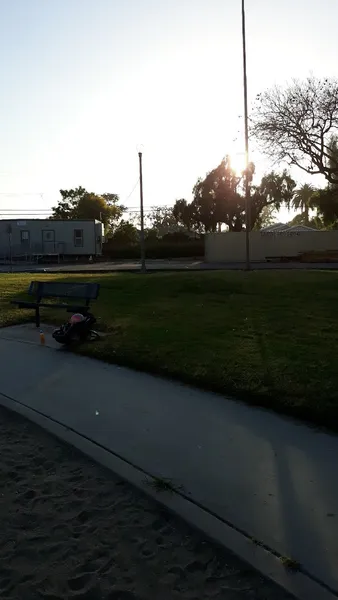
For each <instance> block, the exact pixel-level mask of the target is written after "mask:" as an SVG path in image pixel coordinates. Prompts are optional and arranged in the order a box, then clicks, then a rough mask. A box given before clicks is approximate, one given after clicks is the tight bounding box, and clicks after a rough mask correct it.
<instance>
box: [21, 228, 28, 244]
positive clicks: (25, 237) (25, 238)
mask: <svg viewBox="0 0 338 600" xmlns="http://www.w3.org/2000/svg"><path fill="white" fill-rule="evenodd" d="M20 236H21V244H25V246H29V240H30V236H29V231H27V230H25V229H22V230H21V231H20Z"/></svg>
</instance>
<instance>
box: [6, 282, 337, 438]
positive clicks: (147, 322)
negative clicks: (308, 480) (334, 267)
mask: <svg viewBox="0 0 338 600" xmlns="http://www.w3.org/2000/svg"><path fill="white" fill-rule="evenodd" d="M32 277H34V278H35V279H39V278H40V279H45V280H46V279H59V280H62V281H67V280H70V281H72V280H74V279H77V280H79V281H86V280H89V279H93V280H95V281H98V282H99V283H100V284H101V292H100V297H99V300H98V301H97V303H96V304H95V305H94V313H95V315H96V316H97V317H98V318H99V327H101V328H102V329H104V330H105V331H106V333H107V336H106V337H105V338H104V339H101V340H100V341H99V342H97V343H92V344H87V345H86V346H84V347H82V348H81V349H80V351H81V352H83V353H85V354H88V355H91V356H95V357H96V358H100V359H103V360H106V361H110V362H117V363H120V364H126V365H130V366H132V367H136V368H139V369H144V370H147V371H150V372H153V373H159V374H164V375H168V376H172V377H175V378H178V379H181V380H182V381H185V382H189V383H194V384H196V385H199V386H202V387H205V388H208V389H212V390H215V391H218V392H221V393H229V394H233V395H234V396H236V397H240V398H243V399H244V400H246V401H247V402H251V403H255V404H260V405H263V406H268V407H271V408H273V409H274V410H278V411H282V412H285V413H288V414H291V415H294V416H298V417H301V418H304V419H307V420H310V421H313V422H315V423H317V424H322V425H328V426H329V427H331V428H333V429H336V430H338V344H337V341H338V334H337V315H336V313H337V309H338V273H336V272H311V271H308V272H299V271H289V272H287V271H282V272H268V271H266V272H252V273H243V272H227V273H221V272H205V273H157V274H152V275H147V276H141V275H132V274H116V275H111V274H102V275H101V274H96V275H84V276H82V275H81V276H79V275H62V274H58V275H48V274H45V275H41V276H36V275H34V276H32V275H30V274H25V275H23V274H13V275H9V274H0V299H1V300H0V325H1V326H5V325H9V324H11V323H17V322H19V321H24V320H29V319H30V318H31V316H32V313H30V312H29V311H19V310H17V309H15V308H14V307H13V306H11V305H10V304H9V301H10V299H12V298H15V297H18V296H19V295H21V294H22V293H23V292H24V290H25V289H26V288H27V287H28V284H29V282H30V280H31V279H32ZM42 315H43V319H44V320H45V321H49V322H54V323H57V324H58V323H62V322H63V321H64V320H66V318H67V316H68V315H67V313H66V312H62V311H56V312H55V313H54V314H52V311H45V312H44V313H43V312H42Z"/></svg>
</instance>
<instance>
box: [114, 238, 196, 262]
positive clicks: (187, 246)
mask: <svg viewBox="0 0 338 600" xmlns="http://www.w3.org/2000/svg"><path fill="white" fill-rule="evenodd" d="M145 249H146V258H151V259H156V258H197V257H198V258H199V257H203V256H204V241H203V240H192V241H190V242H181V243H175V244H173V243H171V244H168V243H164V242H155V243H154V242H148V243H147V242H146V244H145ZM103 256H104V258H107V259H124V258H131V259H134V258H135V259H138V258H140V246H139V245H138V244H137V245H133V246H118V247H117V246H116V247H115V246H113V244H109V242H108V243H107V244H104V246H103Z"/></svg>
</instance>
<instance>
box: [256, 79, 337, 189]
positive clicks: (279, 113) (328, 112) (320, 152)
mask: <svg viewBox="0 0 338 600" xmlns="http://www.w3.org/2000/svg"><path fill="white" fill-rule="evenodd" d="M251 121H252V126H251V135H252V136H254V137H255V138H256V140H257V141H258V143H259V145H260V147H261V148H262V150H263V151H264V152H265V153H266V154H267V155H268V156H269V158H271V159H273V160H274V161H276V162H279V163H281V162H287V163H288V164H289V165H296V166H298V167H299V168H300V169H302V170H303V171H305V172H306V173H309V174H311V175H314V174H321V175H324V177H325V178H326V179H327V181H328V182H329V183H335V181H337V178H338V155H337V152H336V153H335V152H332V147H333V146H332V144H333V143H334V140H335V136H336V135H337V134H338V80H336V79H323V80H321V79H317V78H315V77H309V78H307V79H306V80H305V81H298V80H294V81H293V82H292V83H291V84H290V85H289V86H288V87H286V88H282V87H274V88H272V89H269V90H267V91H265V92H264V93H262V94H259V95H258V96H257V101H256V104H255V108H254V111H253V114H252V119H251Z"/></svg>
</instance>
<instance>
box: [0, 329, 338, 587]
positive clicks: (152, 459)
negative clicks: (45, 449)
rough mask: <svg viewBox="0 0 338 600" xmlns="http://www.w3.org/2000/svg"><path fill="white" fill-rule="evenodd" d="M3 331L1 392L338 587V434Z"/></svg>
mask: <svg viewBox="0 0 338 600" xmlns="http://www.w3.org/2000/svg"><path fill="white" fill-rule="evenodd" d="M27 332H28V329H26V331H25V328H20V327H19V328H11V330H6V329H3V330H1V331H0V361H1V363H0V364H1V377H0V382H1V383H0V392H1V393H2V394H5V395H7V396H10V397H11V398H14V399H16V400H19V401H21V402H24V403H26V404H28V405H29V406H31V407H33V408H35V409H38V410H40V411H42V412H44V413H45V414H47V415H48V416H51V417H53V418H55V419H58V420H59V421H62V422H63V423H65V424H66V425H68V426H69V427H72V428H74V429H76V430H77V431H78V432H80V433H81V434H84V435H86V436H89V437H91V438H92V439H94V440H95V441H97V442H99V443H101V444H103V445H104V446H106V447H108V448H110V449H111V450H113V451H114V452H116V453H118V454H120V455H122V456H123V457H124V458H126V459H127V460H129V461H131V462H132V463H134V464H136V465H138V466H139V467H141V468H142V469H145V470H146V471H147V472H150V473H151V474H153V475H158V476H161V477H168V478H172V479H173V480H174V481H175V482H177V483H178V484H182V485H183V486H184V489H185V491H186V492H187V493H188V494H189V496H191V497H192V498H193V499H194V500H195V501H197V502H198V503H200V504H202V505H203V506H204V507H206V508H207V509H208V510H210V511H213V512H214V513H216V514H217V515H218V516H219V517H221V518H222V519H225V520H227V521H228V522H231V523H232V524H233V525H234V526H235V527H237V528H239V529H241V530H244V531H245V532H246V533H247V534H248V535H249V536H250V537H252V538H255V539H256V540H259V541H261V542H263V543H264V544H266V545H267V546H269V547H270V548H272V549H274V550H276V551H277V552H278V553H280V554H281V555H283V556H289V557H291V558H293V559H295V560H297V561H299V562H300V563H301V564H302V566H303V568H304V569H306V571H308V572H309V573H310V574H311V575H312V576H314V577H315V578H317V579H319V580H321V581H322V582H324V583H325V584H326V585H328V586H330V588H331V589H333V590H334V591H336V592H337V593H338V477H337V460H338V437H335V436H330V435H328V434H325V433H321V432H316V431H314V430H313V429H309V428H308V427H306V426H303V425H301V424H297V423H294V422H293V421H291V420H287V419H283V418H281V417H279V416H277V415H275V414H272V413H271V414H270V413H268V412H266V411H263V410H260V409H257V408H250V407H248V406H246V405H244V404H241V403H236V402H233V401H231V400H230V399H226V398H223V397H220V396H217V395H214V394H208V393H204V392H200V391H197V390H194V389H191V388H189V387H184V386H180V385H178V384H176V383H171V382H167V381H163V380H161V379H158V378H154V377H151V376H148V375H145V374H141V373H134V372H132V371H130V370H128V369H123V368H119V367H114V366H112V365H106V364H103V363H100V362H97V361H93V360H90V359H88V358H84V357H81V356H75V355H72V354H69V353H68V352H65V351H60V350H58V351H56V350H55V349H53V348H48V347H41V346H39V345H34V344H32V343H21V342H20V341H19V340H20V339H24V338H25V339H26V340H29V338H30V339H31V341H37V337H38V333H37V332H36V330H32V329H31V330H30V332H28V333H27Z"/></svg>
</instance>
